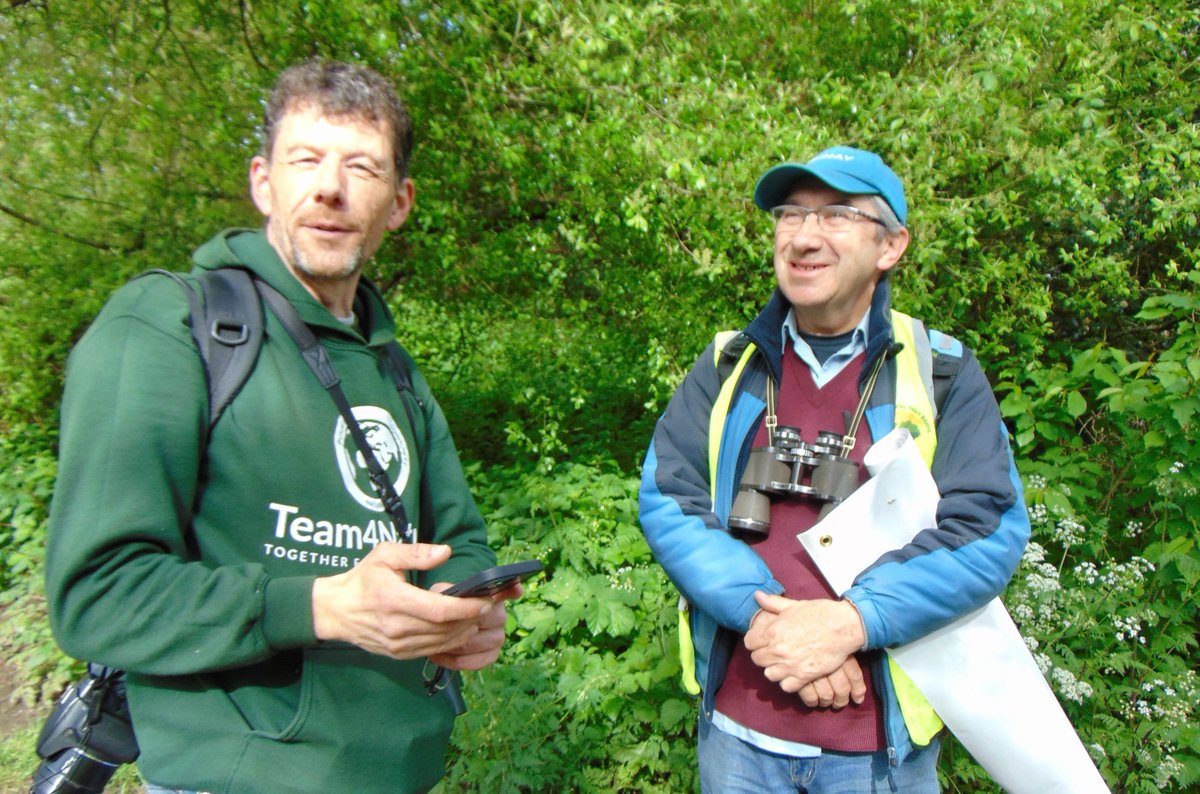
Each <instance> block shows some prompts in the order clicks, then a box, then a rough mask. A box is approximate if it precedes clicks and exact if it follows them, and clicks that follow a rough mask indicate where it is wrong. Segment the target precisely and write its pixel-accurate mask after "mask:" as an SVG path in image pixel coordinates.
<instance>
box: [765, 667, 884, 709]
mask: <svg viewBox="0 0 1200 794" xmlns="http://www.w3.org/2000/svg"><path fill="white" fill-rule="evenodd" d="M788 680H790V679H785V680H784V681H782V682H780V686H783V687H784V689H785V691H790V690H787V687H786V686H785V684H786V683H787V681H788ZM799 695H800V700H802V701H803V702H804V705H806V706H808V707H809V708H810V709H815V708H822V709H826V708H832V709H834V710H835V711H836V710H837V709H840V708H843V707H844V706H846V705H847V704H848V703H850V701H854V703H855V704H856V705H857V704H859V703H862V702H863V701H864V700H866V697H867V683H866V681H864V680H863V673H862V668H861V667H859V666H858V660H857V659H855V658H854V657H853V656H851V657H850V658H848V659H846V661H844V662H842V666H841V667H839V668H838V669H837V670H834V671H833V672H832V673H830V674H829V675H827V676H825V677H824V678H818V679H817V680H815V681H813V682H812V683H811V684H809V685H808V686H805V687H802V688H801V689H800V692H799Z"/></svg>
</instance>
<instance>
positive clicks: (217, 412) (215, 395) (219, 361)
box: [134, 268, 263, 429]
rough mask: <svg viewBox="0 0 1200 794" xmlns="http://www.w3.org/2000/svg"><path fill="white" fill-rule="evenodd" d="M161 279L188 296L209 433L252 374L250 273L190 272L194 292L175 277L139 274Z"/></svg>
mask: <svg viewBox="0 0 1200 794" xmlns="http://www.w3.org/2000/svg"><path fill="white" fill-rule="evenodd" d="M151 274H154V275H160V276H166V277H168V278H170V279H171V280H172V281H174V282H175V283H176V284H178V285H179V286H180V287H181V288H182V289H183V291H184V294H185V295H187V301H188V325H189V326H191V329H192V339H193V340H194V341H195V342H196V350H197V351H199V353H200V362H201V363H202V364H203V365H204V377H205V380H206V381H207V383H208V426H209V429H211V428H212V427H213V425H215V424H216V423H217V420H218V419H220V418H221V414H222V412H224V410H225V408H226V407H228V405H229V403H231V402H233V398H234V397H236V396H237V393H238V391H240V390H241V388H242V384H244V383H245V382H246V379H247V378H249V377H250V373H251V372H252V371H254V365H255V363H256V362H257V361H258V349H259V348H260V347H262V339H263V313H262V303H261V301H260V300H259V298H258V292H257V291H256V290H255V289H254V282H253V280H252V278H251V276H250V273H249V272H247V271H245V270H242V269H241V268H222V269H220V270H205V271H200V272H198V273H196V272H194V273H193V274H192V276H193V277H194V278H195V281H196V284H197V285H198V286H199V290H197V289H196V288H195V287H193V286H192V283H191V282H189V281H188V280H186V279H185V278H184V277H183V276H182V275H180V274H179V273H173V272H171V271H170V270H162V269H159V268H155V269H153V270H147V271H145V272H144V273H139V274H138V275H137V276H135V277H134V278H141V277H143V276H147V275H151Z"/></svg>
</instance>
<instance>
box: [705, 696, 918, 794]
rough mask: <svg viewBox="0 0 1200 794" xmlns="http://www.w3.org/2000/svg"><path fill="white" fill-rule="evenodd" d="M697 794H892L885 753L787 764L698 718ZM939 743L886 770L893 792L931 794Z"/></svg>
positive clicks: (832, 754)
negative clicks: (893, 783)
mask: <svg viewBox="0 0 1200 794" xmlns="http://www.w3.org/2000/svg"><path fill="white" fill-rule="evenodd" d="M699 736H700V741H699V748H698V754H699V759H700V791H701V792H702V794H727V793H729V792H732V793H734V794H737V793H738V792H741V793H742V794H764V792H770V793H771V794H775V793H776V792H785V791H794V792H797V794H875V793H876V792H878V794H892V787H891V783H890V782H889V781H888V758H887V752H886V751H880V752H877V753H836V752H831V751H828V750H826V751H824V752H822V753H821V755H819V756H817V757H815V758H791V757H788V756H786V755H775V754H774V753H768V752H766V751H765V750H760V749H758V748H757V747H755V746H754V745H752V744H747V743H746V742H743V741H742V740H741V739H738V738H736V737H734V736H730V735H729V734H727V733H724V732H723V731H721V730H720V729H718V728H716V727H715V726H714V725H713V724H712V723H710V722H709V721H708V720H706V719H704V716H703V715H701V717H700V729H699ZM940 749H941V742H940V741H939V740H937V739H934V740H933V742H932V743H931V744H930V745H929V746H928V747H924V748H921V749H920V750H917V751H916V752H914V753H912V754H911V755H909V756H908V758H906V759H904V763H902V764H900V765H899V766H897V767H896V768H895V769H893V770H892V780H893V781H895V784H896V791H897V792H902V794H936V792H937V791H939V789H938V782H937V758H938V752H939V750H940Z"/></svg>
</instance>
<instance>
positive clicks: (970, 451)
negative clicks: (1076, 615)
mask: <svg viewBox="0 0 1200 794" xmlns="http://www.w3.org/2000/svg"><path fill="white" fill-rule="evenodd" d="M754 203H755V204H756V205H757V206H758V207H759V208H760V209H762V210H765V211H767V212H770V213H771V214H772V216H773V217H774V218H775V238H774V243H775V246H774V267H775V277H776V284H777V288H776V290H775V292H774V294H773V295H772V297H771V299H770V301H769V302H768V303H767V305H766V307H765V308H764V309H763V310H762V312H761V313H760V314H759V315H758V317H757V318H755V320H754V321H753V322H751V323H750V324H749V325H748V326H747V327H746V328H745V329H743V330H742V331H741V332H740V333H736V334H734V333H726V334H718V335H717V338H716V339H714V341H713V344H712V345H710V346H709V348H708V349H707V350H705V352H704V353H703V354H702V355H701V356H700V358H699V359H698V360H697V362H696V363H695V364H694V365H693V367H692V369H691V371H690V372H689V373H688V376H687V377H686V379H685V380H684V382H683V384H682V385H681V386H680V387H679V389H678V391H677V392H676V394H675V395H674V397H673V398H672V400H671V402H670V404H669V405H668V407H667V410H666V412H665V413H664V414H663V416H662V418H661V419H660V420H659V423H658V426H657V428H656V430H655V433H654V438H653V440H652V442H651V445H650V448H649V451H648V453H647V455H646V461H645V466H644V468H643V476H642V486H641V493H640V507H641V521H642V527H643V530H644V532H645V534H646V539H647V541H648V542H649V544H650V546H651V548H652V549H653V551H654V554H655V556H656V558H657V559H658V561H659V562H660V564H662V566H663V568H664V569H665V570H666V572H667V574H668V575H669V576H670V577H671V579H672V581H673V582H674V583H675V584H676V585H677V586H678V588H679V590H680V592H681V593H682V594H683V596H684V599H685V601H684V602H681V604H686V606H687V610H686V615H685V616H686V620H685V621H684V622H683V623H682V624H681V629H682V632H681V633H682V636H681V639H682V642H681V646H682V648H681V650H682V651H683V656H684V659H683V662H684V671H685V685H686V686H688V687H689V689H691V690H692V691H693V692H694V693H701V692H702V694H703V698H702V706H701V714H700V724H699V731H698V733H699V764H700V778H701V786H702V789H703V790H704V791H713V792H735V791H746V792H756V793H757V792H762V791H772V792H775V791H793V790H794V791H798V792H823V791H844V792H862V791H912V792H924V791H936V790H937V788H938V786H937V774H936V764H937V755H938V750H939V735H940V732H941V729H942V725H941V722H940V720H938V718H937V715H936V714H934V713H933V711H932V709H930V708H929V707H928V704H927V703H926V702H925V701H924V699H923V698H922V697H921V695H920V693H919V692H918V691H917V690H916V689H915V687H913V686H912V684H911V682H910V681H908V679H907V678H906V677H905V676H904V675H903V674H902V673H901V672H899V671H898V669H896V668H894V667H892V666H890V665H889V664H888V662H887V657H886V654H885V653H884V649H886V648H889V647H893V646H896V645H902V644H905V643H909V642H912V641H914V640H916V639H919V638H921V637H923V636H925V635H927V634H929V633H930V632H933V631H935V630H937V629H938V628H940V627H942V626H944V625H946V624H948V623H950V622H951V621H953V620H955V619H956V618H958V617H960V616H962V615H964V614H966V613H968V612H971V611H972V610H975V609H977V608H979V607H981V606H983V605H984V604H986V603H987V602H989V601H990V600H991V599H993V598H994V597H996V596H997V595H998V594H999V593H1000V591H1001V590H1002V589H1003V588H1004V586H1005V585H1006V584H1007V582H1008V580H1009V578H1010V577H1011V576H1012V573H1013V571H1014V570H1015V569H1016V566H1017V564H1018V562H1019V561H1020V558H1021V553H1022V551H1023V549H1024V547H1025V543H1026V541H1027V540H1028V537H1029V521H1028V517H1027V516H1026V513H1025V508H1024V501H1023V498H1022V495H1021V489H1020V483H1019V480H1018V479H1017V476H1016V471H1015V467H1014V466H1013V462H1012V455H1011V452H1010V450H1009V447H1008V440H1007V432H1006V430H1005V428H1004V426H1003V423H1002V421H1001V418H1000V411H999V408H998V407H997V405H996V401H995V398H994V397H993V395H992V391H991V388H990V387H989V385H988V382H987V379H986V378H985V377H984V374H983V372H982V370H981V368H980V366H979V363H978V361H977V360H976V358H975V357H974V355H973V354H972V353H971V352H970V351H969V350H967V349H966V348H964V347H963V346H962V345H961V344H960V343H959V342H957V341H956V340H954V339H952V338H950V337H948V336H946V335H944V334H941V333H939V332H937V331H931V330H927V329H926V328H925V326H924V325H923V324H922V323H921V322H920V321H919V320H916V319H914V318H911V317H908V316H907V315H904V314H901V313H900V312H897V311H894V310H893V309H891V294H890V284H889V282H888V279H887V274H888V272H889V271H890V270H891V269H892V268H893V267H895V266H896V264H897V263H898V262H899V260H900V258H901V257H902V256H903V254H904V252H905V250H906V249H907V247H908V244H909V234H908V230H907V228H906V224H907V219H908V207H907V204H906V202H905V198H904V188H903V185H902V184H901V182H900V179H899V178H898V177H897V176H896V174H895V173H894V172H893V171H892V170H891V168H889V167H888V166H887V165H886V164H885V163H884V162H883V160H882V159H881V158H880V157H879V156H878V155H876V154H874V153H872V152H868V151H863V150H861V149H856V148H851V147H846V146H838V147H834V148H831V149H827V150H825V151H823V152H821V153H820V154H818V155H817V156H815V157H813V158H812V159H811V160H809V161H808V162H806V163H784V164H781V165H777V166H775V167H774V168H772V169H770V170H769V171H767V172H766V173H765V174H764V175H763V176H762V177H761V178H760V179H759V181H758V184H757V186H756V187H755V191H754ZM861 419H865V421H862V422H861V423H860V421H859V420H861ZM899 426H903V427H907V428H909V430H910V432H912V434H913V436H914V437H915V438H916V439H917V443H918V447H919V448H920V449H921V451H922V454H923V455H924V457H925V460H926V462H927V463H929V464H930V469H931V472H932V474H933V477H934V480H935V481H936V482H937V484H938V488H939V491H940V493H941V494H942V498H941V500H940V502H939V505H938V511H937V524H936V526H930V527H928V528H927V529H926V530H924V531H922V532H921V533H920V534H918V535H917V536H916V538H915V539H914V540H913V542H912V543H910V544H909V545H907V546H904V547H902V548H900V549H897V550H895V551H893V552H890V553H888V554H886V555H884V556H883V557H881V558H880V559H879V560H878V561H877V562H875V563H874V564H873V565H871V566H870V567H868V568H867V569H866V570H865V571H863V572H862V573H861V574H860V575H859V577H858V578H857V580H856V581H855V583H854V585H853V586H852V587H851V588H850V589H849V590H847V591H846V592H845V593H844V594H842V596H841V597H839V596H838V595H837V594H835V593H834V592H833V590H832V589H830V587H829V586H828V585H827V583H826V582H825V580H824V579H823V578H822V577H821V574H820V572H819V570H818V569H817V567H816V565H815V563H814V562H813V560H812V559H811V557H809V555H808V553H807V552H806V551H805V550H804V548H803V546H802V545H801V544H800V542H799V540H797V535H798V534H799V533H801V532H804V531H805V530H807V529H809V528H810V527H812V526H814V525H815V524H816V523H817V522H818V521H819V520H820V519H821V518H822V517H823V516H824V515H825V513H826V512H828V509H829V505H831V504H836V502H837V501H838V500H839V499H840V498H843V497H844V496H846V495H847V494H848V492H849V491H850V490H852V489H853V488H854V487H856V486H857V484H858V483H859V482H861V481H863V480H865V478H866V476H867V475H866V472H865V469H864V468H863V466H862V458H863V455H864V453H865V451H866V450H867V448H868V447H869V446H870V445H871V443H872V442H873V441H875V440H878V439H879V438H881V437H882V436H883V435H885V434H886V433H888V432H889V431H891V430H892V429H893V428H895V427H899ZM822 431H825V432H823V433H822ZM819 434H820V435H821V437H820V438H819V437H818V435H819ZM765 447H770V448H771V451H770V452H768V453H765V454H766V456H767V457H763V455H762V454H755V455H752V454H751V450H752V449H755V450H758V449H762V448H765ZM779 450H783V452H782V453H779V452H778V451H779ZM789 450H790V451H789ZM763 460H772V461H776V462H775V463H774V464H772V465H773V466H774V468H768V469H767V471H768V472H770V473H768V474H764V473H763V471H764V469H763V466H760V464H761V463H762V461H763ZM748 464H749V465H748ZM764 465H765V464H764ZM781 466H782V467H783V469H782V474H781V473H780V468H779V467H781ZM821 466H826V467H827V468H826V472H832V471H834V470H836V469H837V468H838V467H841V470H842V471H843V472H846V470H847V469H848V470H849V473H848V474H845V477H844V478H843V479H842V481H841V482H840V484H837V485H836V486H835V485H831V484H830V483H832V482H833V480H830V479H826V478H824V477H817V476H816V474H815V473H816V472H818V471H819V469H820V467H821ZM744 472H745V473H746V476H745V478H743V473H744ZM789 475H791V478H790V480H789ZM835 479H836V478H835ZM735 497H736V498H735ZM835 519H836V516H835ZM681 611H682V610H681Z"/></svg>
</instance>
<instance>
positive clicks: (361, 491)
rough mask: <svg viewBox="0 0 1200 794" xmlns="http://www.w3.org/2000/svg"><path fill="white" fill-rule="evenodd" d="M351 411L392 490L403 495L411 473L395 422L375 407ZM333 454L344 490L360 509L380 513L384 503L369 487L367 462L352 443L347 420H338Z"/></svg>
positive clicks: (334, 434)
mask: <svg viewBox="0 0 1200 794" xmlns="http://www.w3.org/2000/svg"><path fill="white" fill-rule="evenodd" d="M351 410H352V412H353V413H354V418H355V419H357V420H358V424H359V427H361V428H362V430H363V434H364V435H365V436H366V437H367V442H368V443H369V444H370V445H371V451H372V452H374V453H375V459H376V460H378V461H379V465H380V466H382V467H383V470H384V471H385V472H387V475H388V479H389V480H391V481H392V487H393V488H395V489H396V493H398V494H399V493H404V486H405V485H407V484H408V475H409V471H410V467H409V462H408V457H409V456H408V442H406V441H405V440H404V434H403V433H401V432H400V428H399V427H397V425H396V420H395V419H393V418H392V415H391V414H390V413H388V412H387V411H386V410H384V409H383V408H379V407H378V406H374V405H358V406H355V407H354V408H353V409H351ZM333 453H334V455H335V456H336V458H337V462H338V469H340V470H341V472H342V484H343V485H345V486H346V491H347V492H348V493H349V494H350V495H351V496H352V497H354V500H355V501H356V502H358V503H359V504H360V505H362V506H363V507H365V508H367V509H368V510H374V511H375V512H377V513H382V512H383V501H382V500H381V499H380V498H379V496H378V495H377V494H376V493H375V488H374V486H372V485H371V479H370V473H369V471H368V469H367V461H366V459H365V458H364V457H363V454H362V453H361V452H359V450H358V445H357V444H355V443H354V438H353V437H352V436H351V435H350V430H349V428H347V427H346V420H345V419H343V418H342V417H340V416H339V417H338V420H337V425H336V426H335V427H334V431H333Z"/></svg>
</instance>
